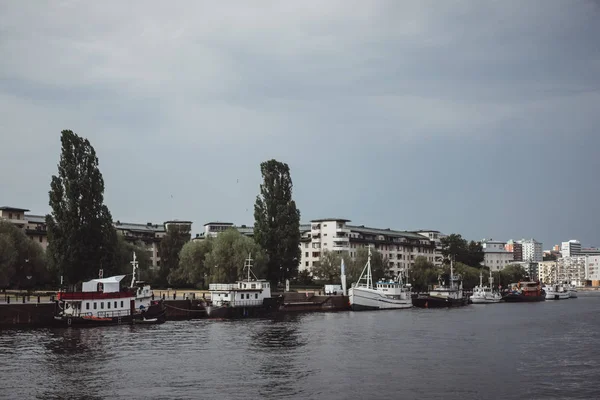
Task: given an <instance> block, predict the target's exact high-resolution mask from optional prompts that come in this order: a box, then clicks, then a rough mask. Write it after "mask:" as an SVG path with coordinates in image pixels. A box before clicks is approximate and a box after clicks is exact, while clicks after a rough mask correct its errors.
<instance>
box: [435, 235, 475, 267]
mask: <svg viewBox="0 0 600 400" xmlns="http://www.w3.org/2000/svg"><path fill="white" fill-rule="evenodd" d="M441 242H442V255H443V256H444V260H445V261H444V262H445V263H448V257H449V256H453V257H454V261H455V262H459V263H463V264H465V265H469V266H471V267H475V268H479V267H480V265H481V263H482V262H483V259H484V254H483V247H482V246H481V243H478V242H475V241H471V242H468V241H467V240H465V239H463V237H462V236H461V235H460V234H457V233H453V234H451V235H448V236H447V237H445V238H442V239H441Z"/></svg>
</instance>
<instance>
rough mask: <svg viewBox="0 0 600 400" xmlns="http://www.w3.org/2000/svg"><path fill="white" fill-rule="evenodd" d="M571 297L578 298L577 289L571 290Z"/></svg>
mask: <svg viewBox="0 0 600 400" xmlns="http://www.w3.org/2000/svg"><path fill="white" fill-rule="evenodd" d="M569 298H570V299H576V298H577V291H576V290H574V291H573V290H571V291H570V292H569Z"/></svg>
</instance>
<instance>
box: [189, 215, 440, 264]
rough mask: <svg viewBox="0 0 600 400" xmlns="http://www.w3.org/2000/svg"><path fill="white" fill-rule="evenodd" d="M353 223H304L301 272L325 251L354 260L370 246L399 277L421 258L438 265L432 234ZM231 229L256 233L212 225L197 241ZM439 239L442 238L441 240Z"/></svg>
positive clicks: (228, 225) (250, 230) (341, 220)
mask: <svg viewBox="0 0 600 400" xmlns="http://www.w3.org/2000/svg"><path fill="white" fill-rule="evenodd" d="M349 222H350V220H348V219H344V218H324V219H315V220H312V221H311V223H310V224H301V225H300V236H301V238H300V249H301V252H302V253H301V259H300V265H299V270H300V271H302V270H310V269H311V268H312V267H313V266H315V265H317V263H319V261H320V260H321V256H322V254H323V251H324V250H329V251H334V252H337V253H348V254H349V255H350V257H352V258H354V257H356V255H357V252H358V249H360V248H363V247H367V246H369V245H371V246H372V247H373V248H374V249H376V250H377V251H379V252H380V253H381V254H382V255H383V257H384V258H387V260H388V262H389V266H390V270H391V271H392V273H393V274H396V275H397V274H399V273H400V271H403V270H405V269H406V268H410V266H411V265H413V264H414V260H415V259H416V258H417V257H418V256H423V257H425V258H426V259H427V260H428V261H431V262H432V263H436V244H435V241H434V240H433V241H432V240H430V239H429V236H428V235H427V236H425V235H423V234H422V233H417V232H408V231H396V230H392V229H389V228H387V229H379V228H369V227H365V226H364V225H360V226H357V225H348V223H349ZM229 228H235V229H237V230H238V231H240V232H241V233H243V234H245V235H248V236H253V233H254V229H253V227H251V226H250V227H248V226H246V225H241V226H236V225H234V224H233V223H229V222H209V223H207V224H205V225H204V232H203V233H202V234H199V235H196V237H195V238H194V240H203V239H204V238H206V237H209V236H216V235H218V234H219V233H220V232H222V231H223V230H225V229H229ZM423 232H425V231H423ZM427 232H434V231H427ZM435 232H437V231H435ZM438 234H439V232H438ZM440 235H441V234H440ZM442 237H443V235H442ZM439 238H440V237H439V236H438V240H439ZM440 263H441V261H440Z"/></svg>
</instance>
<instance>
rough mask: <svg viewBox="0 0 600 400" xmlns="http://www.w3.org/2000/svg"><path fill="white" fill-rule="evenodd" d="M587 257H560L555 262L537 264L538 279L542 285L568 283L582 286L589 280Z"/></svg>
mask: <svg viewBox="0 0 600 400" xmlns="http://www.w3.org/2000/svg"><path fill="white" fill-rule="evenodd" d="M587 261H588V260H587V257H585V256H571V257H562V258H559V259H558V260H555V261H542V262H540V263H538V278H539V280H540V281H541V282H544V283H556V282H568V283H570V284H573V285H577V286H583V285H585V282H586V281H587V280H590V279H589V276H588V268H587V265H586V264H587Z"/></svg>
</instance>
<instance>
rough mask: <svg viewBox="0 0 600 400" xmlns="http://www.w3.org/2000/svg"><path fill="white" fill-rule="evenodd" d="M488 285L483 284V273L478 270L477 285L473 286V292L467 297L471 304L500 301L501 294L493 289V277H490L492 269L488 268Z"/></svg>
mask: <svg viewBox="0 0 600 400" xmlns="http://www.w3.org/2000/svg"><path fill="white" fill-rule="evenodd" d="M488 281H489V283H490V286H489V287H487V286H483V273H482V272H481V271H480V272H479V286H475V288H474V289H473V294H472V295H471V297H470V298H469V299H470V300H471V303H473V304H489V303H500V302H501V301H502V295H501V294H500V293H498V292H494V291H493V289H492V288H493V282H494V278H493V277H492V270H490V277H489V278H488Z"/></svg>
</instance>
